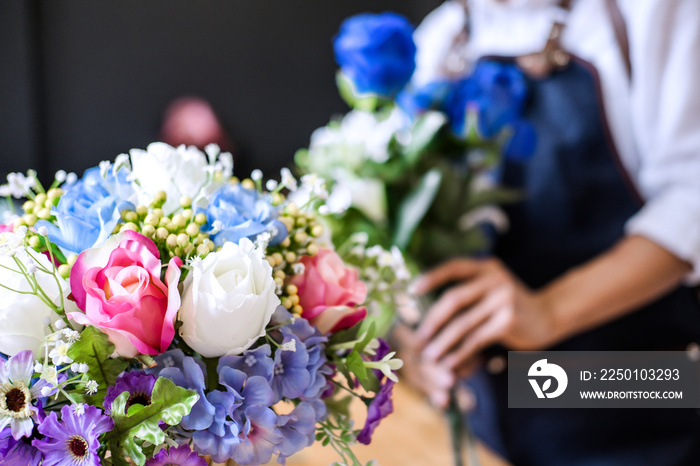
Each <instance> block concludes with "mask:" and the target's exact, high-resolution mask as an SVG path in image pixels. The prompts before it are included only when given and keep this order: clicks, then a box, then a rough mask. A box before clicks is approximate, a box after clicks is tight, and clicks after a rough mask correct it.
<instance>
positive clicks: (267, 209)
mask: <svg viewBox="0 0 700 466" xmlns="http://www.w3.org/2000/svg"><path fill="white" fill-rule="evenodd" d="M205 212H206V214H207V221H208V223H207V224H206V225H205V227H204V231H206V232H211V233H210V235H211V238H212V239H213V241H214V244H216V245H217V246H222V245H223V244H224V243H225V242H227V241H230V242H232V243H238V241H239V240H240V239H241V238H248V239H250V240H251V241H255V239H256V237H257V236H258V235H259V234H261V233H264V232H269V233H270V234H271V235H272V239H271V240H270V244H272V245H275V244H279V243H281V242H282V241H284V238H286V237H287V229H286V227H285V226H284V224H283V223H282V222H280V221H279V220H277V215H278V209H277V208H276V207H274V206H273V205H272V202H271V199H270V196H268V195H262V194H260V193H258V191H256V190H253V189H246V188H244V187H243V186H241V185H240V184H237V185H235V186H231V185H225V186H224V187H222V188H221V189H219V190H218V191H216V192H215V193H214V195H213V196H212V198H211V200H210V201H209V205H208V206H207V208H206V210H205ZM214 223H216V224H217V225H216V227H217V228H214Z"/></svg>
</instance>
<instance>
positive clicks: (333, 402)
mask: <svg viewBox="0 0 700 466" xmlns="http://www.w3.org/2000/svg"><path fill="white" fill-rule="evenodd" d="M354 399H355V398H354V397H353V396H351V395H348V396H345V397H343V398H340V399H339V400H338V399H335V397H334V398H327V399H326V400H325V402H326V407H327V408H328V412H329V413H330V414H332V415H334V416H338V415H340V416H346V417H349V416H350V403H352V401H353V400H354Z"/></svg>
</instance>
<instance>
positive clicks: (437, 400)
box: [394, 325, 456, 409]
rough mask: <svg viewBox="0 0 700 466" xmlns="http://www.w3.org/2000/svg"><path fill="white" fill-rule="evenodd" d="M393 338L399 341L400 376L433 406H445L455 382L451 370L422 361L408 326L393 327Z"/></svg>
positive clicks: (412, 333) (442, 407)
mask: <svg viewBox="0 0 700 466" xmlns="http://www.w3.org/2000/svg"><path fill="white" fill-rule="evenodd" d="M394 338H396V340H397V342H398V343H399V345H398V348H399V351H398V356H399V357H400V358H401V359H402V360H403V367H402V368H401V376H402V378H403V379H404V380H407V381H408V382H409V383H410V384H411V385H412V386H413V387H414V388H416V389H417V390H419V391H420V392H422V393H423V394H424V395H425V396H427V397H428V399H429V400H430V402H431V403H432V404H433V405H434V406H435V407H437V408H440V409H444V408H446V407H447V405H448V403H449V400H450V394H449V393H450V389H451V388H452V386H453V385H454V384H455V382H456V379H455V376H454V374H453V373H452V371H451V370H449V369H447V368H446V367H445V366H444V365H442V364H439V363H438V364H435V363H426V362H425V361H423V359H422V357H421V351H420V350H421V348H419V347H418V346H417V345H416V341H417V340H416V336H415V332H413V331H411V330H410V329H409V328H408V327H406V326H404V325H398V326H397V327H396V329H394Z"/></svg>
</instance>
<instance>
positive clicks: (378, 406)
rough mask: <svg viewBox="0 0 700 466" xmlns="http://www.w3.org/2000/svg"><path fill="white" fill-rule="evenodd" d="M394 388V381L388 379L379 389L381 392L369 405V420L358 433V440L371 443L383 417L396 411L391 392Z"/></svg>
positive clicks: (367, 443) (366, 443)
mask: <svg viewBox="0 0 700 466" xmlns="http://www.w3.org/2000/svg"><path fill="white" fill-rule="evenodd" d="M393 389H394V382H393V381H391V380H389V379H387V380H386V381H385V383H384V385H382V388H381V389H380V390H379V393H377V395H376V396H375V397H374V399H373V400H372V401H371V402H370V404H369V406H368V407H367V421H366V422H365V426H364V427H363V428H362V430H361V431H360V433H359V434H358V435H357V441H358V442H360V443H362V444H364V445H369V444H370V442H371V441H372V434H373V433H374V429H376V428H377V426H378V425H379V423H380V422H381V420H382V419H384V418H385V417H387V416H388V415H389V414H391V413H392V412H393V411H394V404H393V403H392V402H391V392H392V391H393Z"/></svg>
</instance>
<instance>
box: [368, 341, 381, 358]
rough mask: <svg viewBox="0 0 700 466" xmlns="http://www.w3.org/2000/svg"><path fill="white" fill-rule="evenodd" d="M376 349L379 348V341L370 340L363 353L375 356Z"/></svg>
mask: <svg viewBox="0 0 700 466" xmlns="http://www.w3.org/2000/svg"><path fill="white" fill-rule="evenodd" d="M377 348H379V340H377V339H376V338H372V339H371V340H370V342H369V343H367V346H365V353H367V354H369V355H372V356H374V355H375V354H377Z"/></svg>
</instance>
